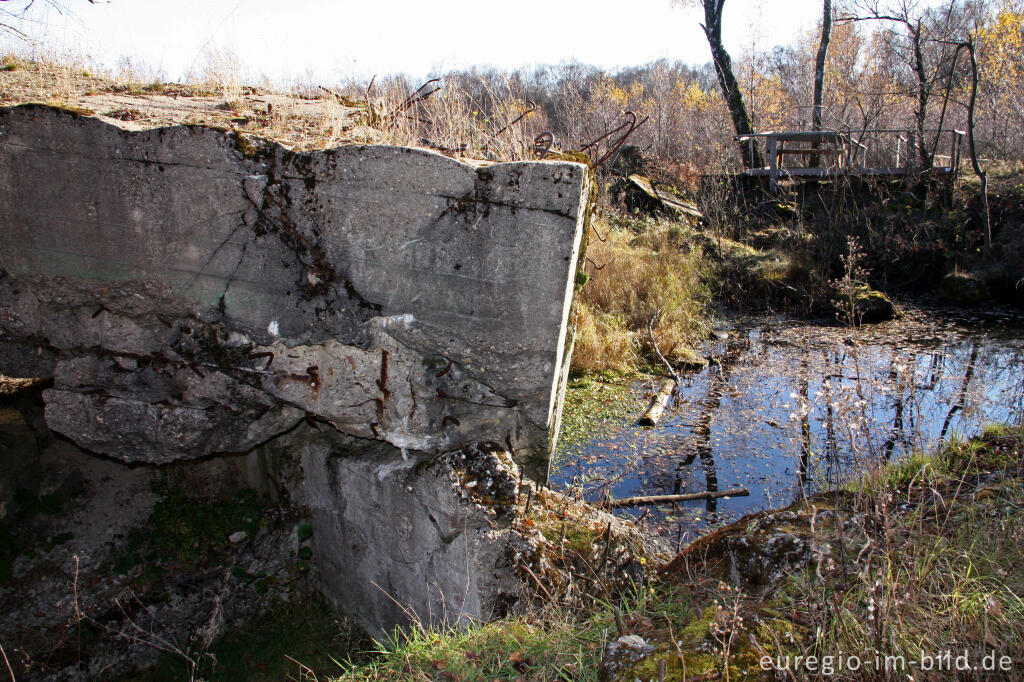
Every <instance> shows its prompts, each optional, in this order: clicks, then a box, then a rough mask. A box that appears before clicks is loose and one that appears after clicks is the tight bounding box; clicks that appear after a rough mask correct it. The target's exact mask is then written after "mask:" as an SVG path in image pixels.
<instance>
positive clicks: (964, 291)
mask: <svg viewBox="0 0 1024 682" xmlns="http://www.w3.org/2000/svg"><path fill="white" fill-rule="evenodd" d="M939 296H941V297H942V299H943V300H945V301H948V302H950V303H955V304H957V305H973V304H978V303H982V302H984V301H986V300H988V298H989V297H990V292H989V289H988V287H987V286H986V285H985V282H984V281H983V280H981V279H979V278H978V277H977V276H976V275H974V274H972V273H969V272H960V271H956V272H951V273H949V274H947V275H946V276H945V277H943V278H942V282H940V283H939Z"/></svg>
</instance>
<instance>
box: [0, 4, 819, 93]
mask: <svg viewBox="0 0 1024 682" xmlns="http://www.w3.org/2000/svg"><path fill="white" fill-rule="evenodd" d="M63 2H65V3H67V4H68V5H69V6H70V7H72V8H73V9H74V12H75V15H74V17H72V18H68V17H65V16H61V15H60V14H58V13H56V12H54V11H53V10H52V9H48V8H47V7H46V6H45V5H44V3H43V2H41V1H39V0H37V2H36V3H35V6H34V7H33V9H32V10H31V12H32V15H31V16H32V17H33V18H34V19H35V20H36V23H34V24H33V25H30V26H28V30H29V31H30V32H31V33H32V35H33V36H34V38H35V39H36V40H37V41H39V43H41V44H42V45H44V46H46V48H48V49H51V50H58V51H60V50H72V51H74V52H77V53H80V54H84V55H88V56H89V57H91V58H92V59H94V60H95V61H97V62H99V63H100V64H101V65H103V66H107V67H111V68H114V67H116V66H117V64H118V61H119V60H120V59H121V58H122V57H128V58H130V59H132V60H133V61H135V62H136V63H142V64H145V65H146V66H147V67H149V68H150V69H152V71H153V74H154V75H160V76H162V77H164V78H166V79H169V80H178V79H181V78H182V77H184V76H185V75H186V74H187V73H188V72H189V71H190V69H198V68H200V67H201V65H202V63H203V58H204V54H205V51H207V50H208V49H209V48H216V49H218V50H228V51H231V52H233V53H234V54H235V55H237V57H238V59H239V60H240V62H241V63H242V64H243V65H244V66H245V67H246V68H247V70H248V72H247V75H248V76H249V77H259V76H262V75H265V76H267V77H269V78H271V79H293V78H295V77H296V76H300V75H302V74H304V73H306V72H307V71H309V72H310V73H311V76H312V77H313V78H314V79H315V80H318V81H324V82H334V81H337V80H339V79H344V78H346V77H349V76H359V77H369V76H371V75H373V74H381V75H383V74H388V73H396V72H404V73H408V74H410V75H412V76H414V77H419V76H422V75H425V74H426V73H427V72H429V71H431V70H448V69H452V68H465V67H469V66H473V65H478V66H485V65H492V66H499V67H505V68H515V67H518V66H524V65H532V64H558V63H560V62H563V61H569V60H573V59H575V60H578V61H581V62H584V63H589V64H595V65H598V66H602V67H606V68H613V69H614V68H617V67H622V66H631V65H637V64H643V63H645V62H648V61H650V60H653V59H658V58H661V57H665V58H668V59H680V60H682V61H684V62H688V63H691V64H695V65H696V64H703V63H706V62H708V61H710V53H709V51H708V46H707V43H706V41H705V40H704V36H703V34H702V33H701V30H700V27H699V22H700V20H701V13H700V12H699V11H698V10H697V9H696V8H694V7H690V8H683V7H679V6H678V5H676V6H673V4H672V3H671V2H670V0H633V1H632V2H624V1H623V0H617V1H616V2H606V1H604V0H591V1H586V2H584V1H578V2H558V1H555V0H512V1H511V2H488V1H487V0H483V1H481V0H474V1H470V0H451V1H448V2H445V1H437V2H425V1H422V0H421V1H419V2H372V1H368V0H360V1H359V2H343V1H334V2H332V1H330V0H291V1H287V0H277V1H272V0H175V1H173V2H167V1H166V0H110V2H108V3H105V4H97V5H90V4H87V3H86V2H85V1H84V0H63ZM820 12H821V0H730V2H728V3H727V4H726V17H725V22H724V27H725V28H724V31H723V34H724V37H725V41H726V44H727V46H728V47H729V48H730V49H731V50H732V51H733V52H734V55H736V56H738V55H740V54H742V53H743V52H744V51H748V50H749V49H750V48H751V47H752V46H756V48H757V49H758V50H765V51H767V50H770V49H771V48H772V47H773V46H775V45H780V44H781V45H784V44H789V43H791V42H792V41H793V40H794V39H795V38H796V37H797V35H798V34H799V33H800V32H801V31H806V30H808V29H813V28H815V27H816V26H817V25H818V22H819V21H820V16H819V15H820ZM10 45H11V41H10V40H9V39H6V43H0V47H8V48H9V47H10Z"/></svg>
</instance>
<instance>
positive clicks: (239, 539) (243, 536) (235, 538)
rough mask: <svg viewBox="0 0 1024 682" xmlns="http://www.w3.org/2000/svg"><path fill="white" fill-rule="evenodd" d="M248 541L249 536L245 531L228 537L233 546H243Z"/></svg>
mask: <svg viewBox="0 0 1024 682" xmlns="http://www.w3.org/2000/svg"><path fill="white" fill-rule="evenodd" d="M248 539H249V534H248V533H246V532H245V531H244V530H239V531H235V532H234V533H232V534H231V535H229V536H228V542H230V543H231V544H232V545H238V544H241V543H243V542H245V541H246V540H248Z"/></svg>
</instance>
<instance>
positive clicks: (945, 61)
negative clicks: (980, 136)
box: [837, 0, 966, 169]
mask: <svg viewBox="0 0 1024 682" xmlns="http://www.w3.org/2000/svg"><path fill="white" fill-rule="evenodd" d="M962 5H963V3H960V2H958V0H948V2H947V3H946V4H944V5H943V6H941V7H928V6H925V7H922V6H921V3H920V2H919V0H891V1H889V2H886V1H885V0H861V1H860V2H858V3H857V5H856V8H857V10H858V14H856V15H851V16H845V17H842V18H840V19H837V21H839V22H852V21H881V22H886V23H889V24H892V25H895V26H896V27H897V30H896V31H890V32H889V33H887V34H886V35H887V39H888V41H889V43H890V46H891V47H892V48H893V50H894V52H895V54H896V55H897V56H898V57H899V59H900V60H901V61H902V62H903V64H904V66H905V67H906V68H907V69H908V70H909V71H910V73H911V74H913V95H914V98H915V100H916V101H915V106H914V127H915V134H916V137H917V150H918V162H919V164H920V165H921V167H922V168H924V169H928V168H931V166H932V160H933V157H934V154H935V145H934V144H932V145H929V144H928V142H927V138H926V136H925V132H926V128H927V122H928V115H929V105H930V103H931V100H932V97H933V95H935V94H936V93H937V92H940V88H942V87H943V82H944V80H946V79H945V78H944V77H945V76H946V75H947V74H949V73H950V72H951V70H952V69H953V67H954V62H955V52H956V50H955V45H956V44H958V43H959V42H962V40H960V39H958V36H961V35H963V34H964V32H965V27H964V26H963V21H964V19H965V17H966V12H965V11H964V7H963V6H962Z"/></svg>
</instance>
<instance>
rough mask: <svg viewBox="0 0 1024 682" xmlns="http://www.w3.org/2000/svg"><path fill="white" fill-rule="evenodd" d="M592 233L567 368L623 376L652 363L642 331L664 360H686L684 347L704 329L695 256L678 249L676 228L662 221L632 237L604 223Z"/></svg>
mask: <svg viewBox="0 0 1024 682" xmlns="http://www.w3.org/2000/svg"><path fill="white" fill-rule="evenodd" d="M634 225H635V223H634ZM594 227H595V230H596V232H598V235H597V236H595V235H594V234H592V235H591V239H590V245H589V247H588V252H587V257H588V259H589V260H588V262H587V266H586V271H587V274H588V275H590V280H589V281H588V282H587V283H586V284H585V285H584V287H583V291H582V294H581V300H580V305H579V308H578V311H577V314H576V334H577V336H576V350H575V351H574V353H573V363H574V367H575V368H576V369H579V370H584V371H604V370H627V371H628V370H635V369H639V368H641V367H642V366H643V365H645V364H651V365H653V364H655V363H657V362H658V360H657V355H656V353H655V348H654V345H653V344H652V343H651V331H650V330H649V326H651V327H653V337H654V341H655V343H656V344H657V348H658V350H660V351H661V353H662V354H663V355H664V356H665V357H666V358H667V359H668V360H669V361H670V362H674V363H678V362H692V360H693V351H692V347H693V346H694V345H695V344H697V343H698V342H699V341H701V340H703V339H705V338H707V333H708V324H709V322H708V316H707V306H708V303H709V298H710V296H709V292H708V288H707V286H706V284H705V281H706V275H707V272H708V270H707V264H706V262H705V260H704V253H703V250H702V249H700V248H687V247H686V246H685V245H683V244H682V243H681V242H680V240H679V239H678V235H679V234H680V231H681V228H680V227H679V226H678V225H674V224H673V223H671V222H668V221H659V222H656V223H654V224H653V225H650V226H646V229H643V230H642V231H641V232H640V233H639V234H638V233H637V232H634V231H633V230H630V229H628V228H625V227H612V226H611V225H610V224H608V223H607V222H604V221H597V222H596V223H595V225H594ZM602 238H603V240H602ZM598 268H600V269H598ZM652 321H653V325H652Z"/></svg>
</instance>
